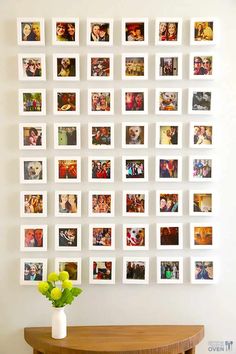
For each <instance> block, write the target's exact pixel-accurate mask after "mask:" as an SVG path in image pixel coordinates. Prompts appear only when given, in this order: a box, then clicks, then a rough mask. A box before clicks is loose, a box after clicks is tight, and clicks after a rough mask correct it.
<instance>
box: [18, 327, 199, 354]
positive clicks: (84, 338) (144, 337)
mask: <svg viewBox="0 0 236 354" xmlns="http://www.w3.org/2000/svg"><path fill="white" fill-rule="evenodd" d="M67 330H68V334H67V337H66V338H63V339H59V340H58V339H52V338H51V327H31V328H25V329H24V334H25V340H26V342H27V343H28V344H29V345H31V347H33V348H34V349H36V350H38V351H39V352H40V351H41V352H44V351H45V352H46V353H47V351H48V352H50V353H54V352H55V353H60V354H77V353H90V354H95V353H106V354H114V353H129V354H132V353H142V354H147V353H158V354H167V353H168V354H177V353H182V352H185V351H187V350H189V349H191V348H193V347H195V346H196V345H197V344H198V343H199V342H200V341H201V340H202V338H203V337H204V326H202V325H199V326H182V325H180V326H177V325H176V326H174V325H166V326H165V325H163V326H162V325H135V326H78V327H68V328H67Z"/></svg>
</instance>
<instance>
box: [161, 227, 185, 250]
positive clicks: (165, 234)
mask: <svg viewBox="0 0 236 354" xmlns="http://www.w3.org/2000/svg"><path fill="white" fill-rule="evenodd" d="M156 227H157V229H156V232H157V233H156V235H157V249H161V250H162V249H163V250H172V249H182V248H183V224H181V223H160V224H157V225H156Z"/></svg>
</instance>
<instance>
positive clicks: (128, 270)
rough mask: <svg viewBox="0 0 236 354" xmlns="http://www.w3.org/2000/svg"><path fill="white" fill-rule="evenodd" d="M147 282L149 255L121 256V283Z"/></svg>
mask: <svg viewBox="0 0 236 354" xmlns="http://www.w3.org/2000/svg"><path fill="white" fill-rule="evenodd" d="M148 283H149V257H124V258H123V284H148Z"/></svg>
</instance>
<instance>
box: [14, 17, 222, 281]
mask: <svg viewBox="0 0 236 354" xmlns="http://www.w3.org/2000/svg"><path fill="white" fill-rule="evenodd" d="M148 22H149V19H147V18H123V19H122V21H121V29H120V34H121V38H120V42H119V43H114V41H113V24H114V23H113V20H112V19H110V18H88V19H87V29H86V30H87V31H86V43H87V46H86V47H87V51H86V52H85V51H84V48H83V54H81V53H82V52H81V51H80V41H81V40H84V39H82V38H81V36H80V29H81V24H80V21H79V19H78V18H74V17H71V18H53V19H52V21H51V36H52V37H51V38H52V39H51V46H52V47H53V48H55V53H53V54H51V57H52V64H53V65H52V67H48V65H47V62H48V56H49V55H47V52H46V50H45V49H44V48H45V27H44V19H43V18H34V17H31V18H18V19H17V39H18V45H19V47H21V48H22V51H21V52H20V53H18V74H19V81H20V82H22V83H23V84H24V85H22V86H21V88H19V96H18V97H19V98H18V99H19V101H18V107H19V118H20V123H19V149H20V150H22V151H23V156H21V157H20V171H19V174H20V183H21V184H22V186H23V185H26V184H28V185H29V184H30V187H29V186H27V187H28V188H29V189H30V190H28V188H26V189H27V190H22V191H21V193H20V216H21V218H22V219H21V220H24V221H23V222H21V226H20V249H21V251H22V252H30V253H31V252H33V253H34V252H36V254H38V253H37V252H43V251H44V252H46V251H47V249H48V248H47V240H48V236H49V238H50V242H51V240H53V239H54V249H55V251H58V252H60V251H61V252H62V254H63V255H64V256H63V257H58V258H55V262H54V264H55V271H63V270H66V271H68V273H69V277H70V280H72V281H73V282H74V283H77V284H81V274H82V269H81V260H82V258H81V255H82V253H81V251H82V246H81V245H82V238H88V248H89V250H91V251H95V253H94V252H93V253H92V254H93V255H94V254H95V255H96V256H91V257H90V258H89V260H88V265H87V266H88V268H89V279H88V281H89V284H115V282H116V275H117V274H116V270H115V268H116V262H120V259H119V257H117V259H116V257H115V256H110V254H111V253H109V256H106V251H111V252H114V251H115V250H116V240H115V227H116V223H114V222H112V223H110V222H109V221H110V220H111V219H110V218H115V217H116V208H115V197H116V194H117V193H118V192H117V191H115V190H114V182H122V190H121V193H122V205H119V208H120V212H121V213H122V216H123V221H122V230H121V231H120V234H119V235H116V237H117V238H119V240H122V242H121V244H122V247H123V250H124V251H127V252H125V256H124V257H123V274H121V275H120V277H122V282H123V283H124V284H148V283H149V256H148V250H149V249H150V248H149V238H150V239H154V238H155V239H156V249H157V250H165V251H167V250H170V252H169V253H168V257H163V256H160V257H159V256H157V257H156V282H157V283H159V284H181V283H183V272H184V267H183V257H181V253H180V252H181V251H178V252H179V256H177V257H176V256H171V252H172V250H181V249H183V240H184V238H186V239H187V237H189V240H190V241H189V245H190V249H194V250H209V249H213V248H214V246H215V238H216V230H215V226H214V223H213V221H212V216H213V215H214V213H215V195H214V193H213V191H212V184H211V182H212V180H213V179H214V177H215V167H214V159H213V157H212V154H210V153H209V151H212V150H210V149H213V147H214V143H215V129H214V127H213V122H212V120H211V117H212V115H213V113H214V103H215V97H214V90H213V88H212V80H214V78H215V74H216V58H215V55H214V52H213V51H212V48H214V47H213V46H214V45H215V44H216V41H217V21H216V20H215V19H213V18H192V19H191V20H190V28H189V27H188V28H187V23H185V21H182V19H181V18H172V17H171V18H169V17H168V18H167V17H165V18H163V17H161V18H157V19H156V21H155V28H153V31H154V32H155V43H154V42H153V43H152V41H150V40H149V38H148V25H149V23H148ZM186 22H187V21H186ZM182 24H183V30H185V31H188V33H189V37H190V43H189V45H190V48H191V52H189V53H188V55H186V54H183V53H182V51H183V46H182V32H183V31H182ZM48 25H49V24H48ZM47 35H50V31H49V33H47ZM115 44H116V45H119V46H120V53H121V54H119V55H115V54H114V51H113V50H112V48H113V45H115ZM48 46H49V45H48ZM151 46H152V47H153V48H156V53H155V54H154V56H155V77H154V78H152V77H150V75H149V71H148V62H149V57H150V56H153V54H150V53H149V50H148V49H149V48H150V47H151ZM23 47H25V48H24V49H23ZM35 47H37V49H36V48H35ZM86 47H85V48H86ZM104 47H106V48H104ZM134 47H135V48H134ZM39 48H42V50H41V51H39ZM70 48H71V53H70ZM77 48H78V50H77ZM90 48H91V49H92V50H91V51H90ZM122 48H123V49H124V50H123V52H122ZM194 48H196V51H192V49H194ZM34 49H35V50H34ZM173 49H174V51H173ZM127 51H128V52H127ZM163 51H164V52H163ZM81 55H83V56H86V58H87V66H86V67H84V66H83V67H81V65H80V58H81ZM187 57H188V58H187ZM183 58H184V61H185V60H187V59H188V61H189V65H188V73H189V76H188V79H189V80H196V86H194V88H193V87H192V85H191V88H188V118H189V124H188V126H189V130H188V131H189V137H188V138H189V139H188V140H189V146H184V144H183V134H182V132H183V131H185V130H183V128H184V129H185V127H183V126H185V125H187V123H182V122H181V115H182V114H183V104H182V94H183V95H185V91H187V90H183V89H182V88H180V87H179V85H178V82H181V80H182V78H183V71H184V73H185V72H186V71H187V70H186V68H185V70H182V69H183ZM118 60H120V64H121V72H120V73H119V75H120V77H119V79H120V80H122V81H121V85H120V86H121V88H120V89H119V91H120V92H119V95H120V102H118V99H117V97H116V94H117V93H116V92H115V91H114V85H113V84H112V82H114V61H118ZM46 69H47V70H46ZM50 70H51V74H52V77H53V82H54V86H53V89H52V91H53V92H52V96H53V99H52V100H51V101H50V102H49V101H46V99H47V95H46V92H48V89H46V82H47V79H48V78H47V74H46V73H48V72H49V71H50ZM81 72H82V73H83V75H82V77H83V76H84V74H86V76H87V80H82V79H81ZM153 79H154V80H155V81H153V82H154V83H155V89H154V90H150V89H148V88H147V87H145V86H147V80H153ZM199 80H200V82H199ZM39 81H40V83H43V84H45V85H44V87H45V88H41V87H42V85H41V86H40V88H37V86H38V82H39ZM83 81H84V82H86V81H87V83H88V84H89V82H91V81H93V84H94V82H97V88H90V87H89V85H88V89H86V90H85V89H82V90H81V89H80V87H81V84H80V83H81V82H83ZM106 81H108V83H109V84H110V85H109V86H110V88H107V87H104V82H106ZM173 81H174V87H173ZM201 81H204V84H202V86H201ZM206 81H207V82H206ZM62 82H65V84H61V83H62ZM71 82H73V83H75V82H76V86H75V85H72V84H71ZM126 82H127V84H129V85H127V86H129V87H128V88H125V87H126ZM168 82H169V83H170V84H169V87H170V88H168ZM192 82H194V81H192ZM22 83H21V84H22ZM130 83H131V85H132V87H130V86H131V85H130ZM206 84H207V86H206ZM61 85H62V86H63V88H61V87H60V86H61ZM91 86H94V85H91ZM75 87H76V88H75ZM82 87H83V86H82ZM153 91H155V93H154V95H155V104H154V106H153V107H152V108H151V109H149V108H150V107H149V105H148V100H149V97H150V96H151V95H153ZM85 96H87V108H86V110H85V111H83V110H81V107H80V101H81V97H85ZM115 102H116V103H117V106H119V107H121V114H122V116H124V117H123V118H124V120H123V123H122V124H121V125H120V124H117V123H116V122H115V119H114V115H115V114H116V113H119V112H118V111H116V110H115V108H114V105H115ZM49 107H50V108H52V110H53V115H54V116H55V117H53V118H55V120H53V125H54V136H49V134H48V131H47V128H48V127H47V123H48V120H47V112H48V108H49ZM115 107H116V106H115ZM80 114H85V115H86V119H87V122H86V123H87V146H85V148H88V150H89V151H90V152H91V155H90V154H89V156H82V155H81V154H80V151H79V150H80V149H81V147H83V146H81V131H80V123H81V121H80ZM149 114H155V115H156V123H155V126H156V128H155V146H150V144H149V141H148V137H149V132H148V130H150V125H149V120H148V116H149ZM57 116H61V117H60V119H58V120H59V121H58V122H57V119H56V117H57ZM126 116H128V118H129V119H127V121H126V118H125V117H126ZM103 117H104V121H105V122H104V121H103ZM195 117H196V119H195ZM105 118H109V121H108V119H105ZM51 123H52V122H51ZM118 129H119V130H120V134H119V136H120V140H121V141H120V142H119V144H121V147H122V151H123V153H122V158H121V159H120V166H119V167H120V170H121V171H122V174H121V175H122V177H121V181H119V180H118V178H117V176H118V174H117V171H116V170H115V161H114V160H115V152H116V147H117V142H116V141H115V138H114V134H115V130H116V131H117V130H118ZM48 141H50V142H51V141H54V152H55V156H54V165H53V164H51V163H50V164H49V163H48V161H47V156H46V152H47V146H48ZM118 146H120V145H118ZM149 147H153V148H154V147H155V148H156V150H155V151H156V152H155V182H157V183H156V184H155V187H154V188H155V194H156V203H155V204H156V212H155V215H156V221H157V222H156V234H151V232H150V235H149V227H150V223H149V222H148V217H149V215H150V210H149V209H153V208H151V206H150V205H149V194H150V191H149V190H147V189H145V187H142V182H143V183H144V186H147V184H145V183H148V182H150V181H152V179H150V178H149V173H148V172H149V166H148V163H149V160H150V157H153V156H150V154H148V153H147V149H148V148H149ZM184 147H189V151H192V149H193V153H191V155H188V162H187V161H186V159H185V158H184V157H183V154H182V149H183V148H184ZM104 150H106V154H107V155H105V156H104V154H103V153H104ZM26 151H27V152H26ZM101 151H102V153H100V152H101ZM82 160H84V161H85V163H86V166H87V171H88V179H87V180H86V181H83V180H82V178H81V164H82ZM85 163H83V164H82V166H85ZM187 163H188V171H189V172H188V175H189V176H188V181H189V182H196V184H195V185H196V188H194V189H193V190H192V189H190V190H189V212H188V215H189V216H191V217H194V216H198V218H197V222H190V223H189V230H188V234H186V235H184V233H185V232H184V231H183V230H184V225H183V222H181V216H183V205H186V203H188V201H187V200H184V197H183V190H181V188H178V182H182V181H183V180H184V179H183V177H182V170H183V169H184V168H185V169H186V166H185V165H186V164H187ZM152 167H153V166H152ZM48 168H50V170H52V171H54V181H53V182H54V183H55V184H54V185H53V188H51V191H50V192H47V191H46V190H44V188H43V187H44V186H45V185H46V184H47V182H48V179H47V170H48ZM50 182H51V181H50ZM83 182H90V183H91V188H90V191H89V192H88V193H86V196H87V201H86V203H88V213H87V215H86V216H88V217H89V220H91V223H89V225H87V231H86V232H85V234H83V232H82V229H83V228H82V227H81V217H82V216H83V215H82V212H81V210H82V205H83V204H82V203H84V200H83V199H84V198H86V196H85V195H84V194H85V193H83V198H82V195H81V191H82V190H83ZM163 182H164V183H166V185H165V184H164V186H165V187H164V188H162V183H163ZM93 183H95V187H94V186H93ZM96 183H98V184H97V185H96ZM131 183H132V184H131ZM67 185H68V188H67ZM179 185H180V184H179ZM99 186H102V188H99ZM146 188H147V187H146ZM22 189H23V188H22ZM53 189H54V192H53ZM48 194H54V215H49V216H50V217H52V216H54V217H55V218H56V219H55V220H58V223H56V224H55V225H54V234H51V235H48V224H47V217H48V207H47V198H48ZM117 207H118V205H117ZM166 217H167V218H166ZM173 217H180V218H179V219H178V220H180V222H175V221H176V219H175V218H174V220H173ZM203 217H204V218H203ZM205 217H208V218H207V219H206V218H205ZM28 218H30V221H29V222H28V220H29V219H28ZM41 218H43V219H41ZM64 218H68V222H67V220H66V222H65V219H64ZM94 218H95V219H94ZM96 218H99V219H96ZM41 220H43V222H41ZM113 220H114V219H113ZM136 220H137V222H136ZM189 220H190V221H193V219H190V218H189ZM31 221H32V223H31ZM119 224H120V223H119ZM120 226H121V225H120ZM129 251H133V253H132V256H129V254H130V253H129ZM142 251H146V252H144V253H142ZM68 252H69V253H68ZM70 252H74V253H73V254H78V255H79V257H70V256H68V254H70ZM77 252H78V253H77ZM102 252H103V253H102ZM28 254H29V253H28ZM34 254H35V253H34ZM46 279H47V258H45V257H43V258H41V257H38V258H35V257H33V256H30V257H27V258H22V259H21V264H20V283H21V284H24V285H37V284H38V281H40V280H46ZM216 279H217V262H216V259H215V258H214V257H213V256H212V255H211V254H210V255H204V256H202V253H201V254H200V255H198V256H194V257H191V259H190V281H191V283H193V284H213V283H215V282H216Z"/></svg>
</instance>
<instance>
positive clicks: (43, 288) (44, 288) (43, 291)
mask: <svg viewBox="0 0 236 354" xmlns="http://www.w3.org/2000/svg"><path fill="white" fill-rule="evenodd" d="M48 289H49V285H48V283H47V282H46V281H41V282H39V284H38V291H39V292H40V293H41V294H43V295H45V294H46V292H47V291H48Z"/></svg>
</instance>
